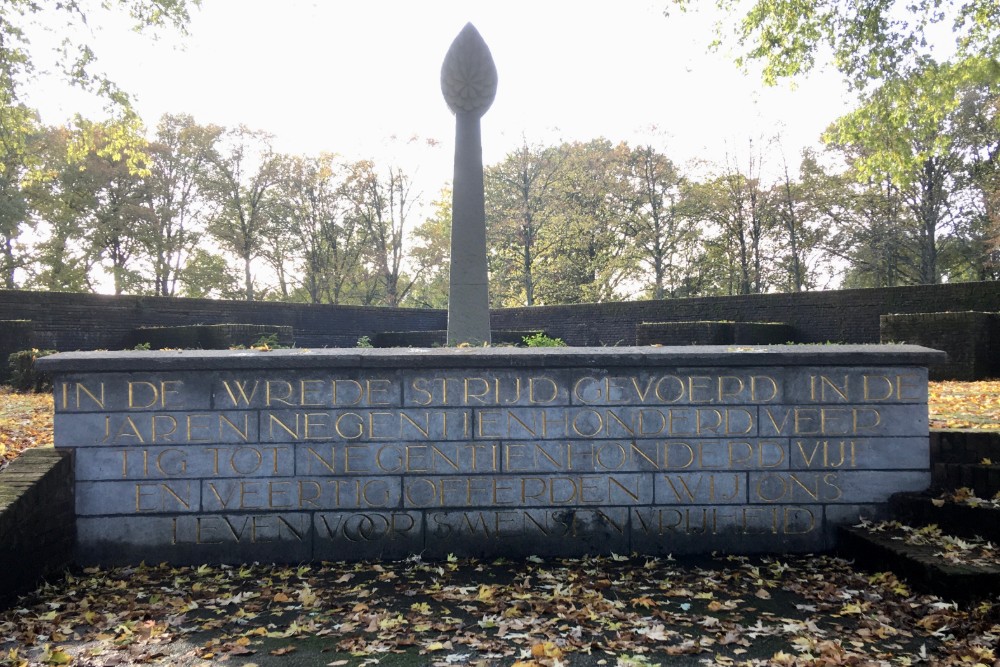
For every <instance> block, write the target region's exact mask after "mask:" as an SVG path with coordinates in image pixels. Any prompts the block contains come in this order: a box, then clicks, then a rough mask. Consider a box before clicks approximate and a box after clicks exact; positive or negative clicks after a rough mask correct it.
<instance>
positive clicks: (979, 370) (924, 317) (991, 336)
mask: <svg viewBox="0 0 1000 667" xmlns="http://www.w3.org/2000/svg"><path fill="white" fill-rule="evenodd" d="M879 328H880V336H881V341H882V342H883V343H910V344H913V345H924V346H926V347H931V348H934V349H936V350H943V351H945V352H947V353H948V361H946V362H943V363H940V364H935V365H933V366H931V368H930V379H931V380H982V379H984V378H988V377H996V376H998V375H1000V314H998V313H982V312H959V313H907V314H898V315H895V314H893V315H882V316H881V318H880V322H879Z"/></svg>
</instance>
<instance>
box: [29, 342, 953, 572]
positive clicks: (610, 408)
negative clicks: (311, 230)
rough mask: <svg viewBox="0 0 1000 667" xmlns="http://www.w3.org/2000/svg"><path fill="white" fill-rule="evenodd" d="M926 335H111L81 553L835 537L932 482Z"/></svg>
mask: <svg viewBox="0 0 1000 667" xmlns="http://www.w3.org/2000/svg"><path fill="white" fill-rule="evenodd" d="M938 356H940V353H936V352H933V351H931V350H927V349H925V348H919V347H913V346H858V347H846V346H817V347H810V346H779V347H773V348H770V347H761V348H726V347H714V348H713V347H708V348H706V347H685V348H563V349H559V348H548V349H510V348H506V349H505V348H492V349H491V348H485V349H484V348H478V349H457V350H456V349H417V350H281V351H272V352H247V351H239V352H231V351H226V352H204V351H185V352H122V353H110V352H94V353H68V354H59V355H55V356H52V357H48V358H46V359H43V360H40V362H39V365H40V366H42V367H43V369H44V370H47V371H51V372H53V373H54V374H55V383H54V386H55V402H56V416H55V438H56V446H57V447H60V448H71V449H73V450H74V459H75V464H74V465H75V476H76V514H77V519H76V521H77V560H78V562H81V563H120V562H138V561H140V560H146V561H155V562H160V561H172V562H177V563H202V562H243V561H254V560H259V561H283V562H296V561H308V560H334V559H368V558H403V557H406V556H407V555H409V554H423V555H425V556H426V557H444V556H446V555H448V554H452V553H454V554H458V555H477V556H485V555H491V556H496V555H511V556H523V555H528V554H537V555H572V554H581V553H605V554H606V553H609V552H615V553H631V552H642V553H653V554H666V553H673V554H682V553H696V552H709V551H714V550H724V551H729V552H738V553H752V552H781V551H799V552H806V551H814V550H820V549H823V548H827V547H829V546H831V538H832V531H831V527H832V526H833V525H835V524H838V523H845V522H856V521H857V519H858V517H859V516H861V515H864V514H865V513H870V512H872V511H877V510H878V509H879V507H881V506H882V505H883V504H884V503H885V502H886V501H887V499H888V497H889V495H891V494H892V493H894V492H897V491H915V490H922V489H924V488H926V487H927V486H928V484H929V480H930V474H929V470H928V468H929V463H928V426H927V372H926V368H925V367H926V365H927V363H929V362H930V361H932V360H936V359H937V358H938Z"/></svg>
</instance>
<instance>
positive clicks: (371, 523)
mask: <svg viewBox="0 0 1000 667" xmlns="http://www.w3.org/2000/svg"><path fill="white" fill-rule="evenodd" d="M313 516H314V530H315V544H314V551H313V558H314V559H320V560H354V559H379V558H389V559H401V558H405V557H406V556H409V555H411V554H416V553H420V552H422V551H423V548H424V516H423V513H421V512H404V511H400V510H396V511H391V512H390V511H377V510H365V511H359V512H317V513H316V514H314V515H313Z"/></svg>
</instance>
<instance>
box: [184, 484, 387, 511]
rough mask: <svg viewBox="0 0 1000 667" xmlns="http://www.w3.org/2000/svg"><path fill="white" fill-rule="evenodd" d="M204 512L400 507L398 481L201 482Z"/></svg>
mask: <svg viewBox="0 0 1000 667" xmlns="http://www.w3.org/2000/svg"><path fill="white" fill-rule="evenodd" d="M201 497H202V506H201V509H202V511H205V512H246V511H250V512H255V511H262V510H268V511H274V510H276V511H287V512H292V511H296V510H315V511H325V510H339V509H368V508H376V509H383V508H393V507H400V506H401V504H400V478H399V477H295V478H290V479H220V480H212V481H207V480H206V481H203V482H202V491H201Z"/></svg>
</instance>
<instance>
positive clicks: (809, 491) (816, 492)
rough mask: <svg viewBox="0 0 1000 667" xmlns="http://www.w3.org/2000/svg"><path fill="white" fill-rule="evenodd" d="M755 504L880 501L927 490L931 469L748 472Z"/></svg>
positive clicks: (751, 496) (752, 500)
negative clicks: (900, 492) (902, 493)
mask: <svg viewBox="0 0 1000 667" xmlns="http://www.w3.org/2000/svg"><path fill="white" fill-rule="evenodd" d="M748 475H749V480H748V485H749V491H750V498H749V501H750V502H751V503H824V504H827V503H838V504H839V503H853V504H859V503H880V502H885V501H887V500H888V499H889V496H891V495H892V494H893V493H897V492H899V491H923V490H925V489H926V488H927V487H928V486H930V483H931V473H930V471H929V470H848V471H843V472H841V471H832V472H825V471H824V472H813V471H805V470H802V471H795V472H764V473H761V472H751V473H748Z"/></svg>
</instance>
